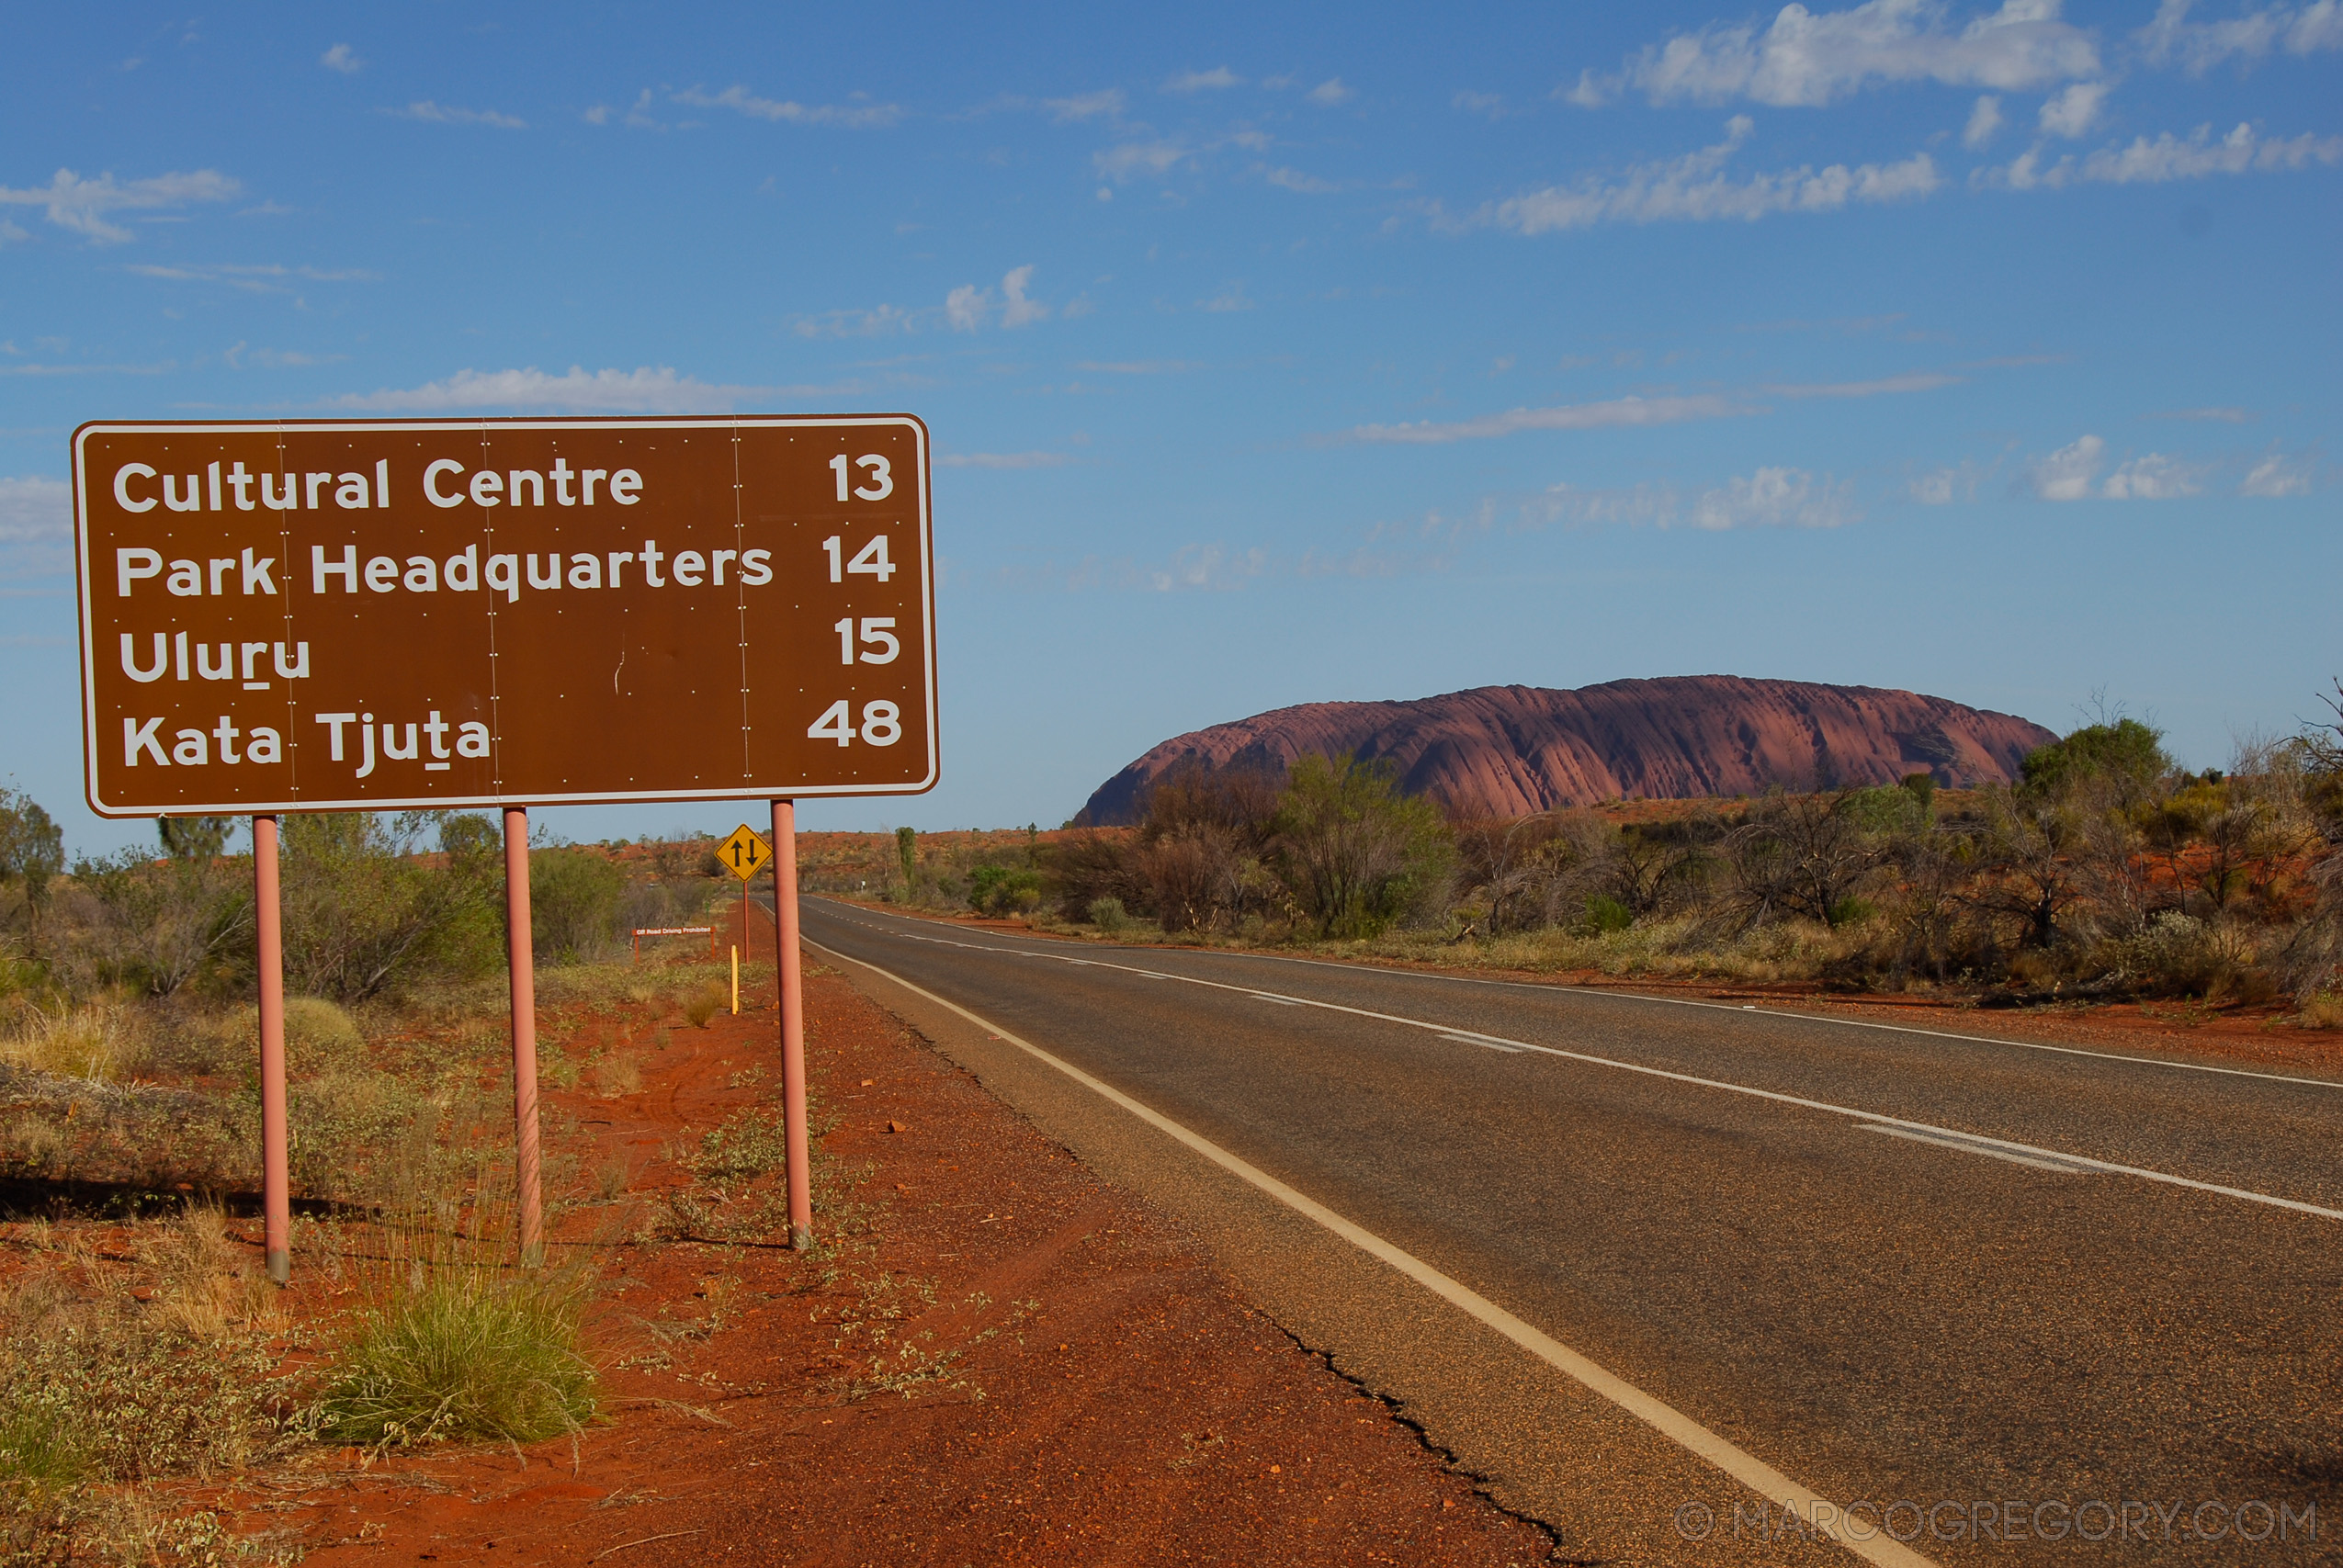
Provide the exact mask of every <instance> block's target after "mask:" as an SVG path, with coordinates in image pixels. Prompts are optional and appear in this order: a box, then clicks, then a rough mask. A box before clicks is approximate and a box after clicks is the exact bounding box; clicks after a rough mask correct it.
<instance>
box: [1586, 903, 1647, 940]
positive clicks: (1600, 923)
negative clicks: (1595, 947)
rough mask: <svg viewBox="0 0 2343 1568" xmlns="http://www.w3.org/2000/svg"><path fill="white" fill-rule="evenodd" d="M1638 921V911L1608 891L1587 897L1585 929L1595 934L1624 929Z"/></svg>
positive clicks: (1599, 934)
mask: <svg viewBox="0 0 2343 1568" xmlns="http://www.w3.org/2000/svg"><path fill="white" fill-rule="evenodd" d="M1635 923H1636V912H1635V911H1634V910H1633V909H1630V908H1627V906H1626V905H1624V904H1622V903H1621V902H1619V900H1618V899H1616V898H1613V897H1611V895H1610V894H1608V893H1597V894H1594V895H1592V896H1591V897H1589V898H1588V899H1587V902H1586V919H1585V920H1584V921H1583V922H1582V924H1583V927H1584V929H1585V930H1586V931H1589V932H1590V933H1591V934H1593V935H1595V936H1601V935H1602V933H1603V932H1605V931H1625V930H1626V929H1627V928H1628V927H1629V926H1632V925H1634V924H1635Z"/></svg>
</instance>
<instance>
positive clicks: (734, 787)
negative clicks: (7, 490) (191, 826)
mask: <svg viewBox="0 0 2343 1568" xmlns="http://www.w3.org/2000/svg"><path fill="white" fill-rule="evenodd" d="M74 528H75V536H76V542H77V544H78V547H79V566H80V578H81V632H82V710H83V750H84V758H85V775H86V778H87V781H88V794H89V803H90V806H91V808H92V809H94V810H96V812H98V813H99V814H100V815H103V816H108V817H149V816H154V815H158V814H164V813H168V814H173V815H185V814H196V813H246V812H256V811H319V810H337V809H353V808H357V809H379V808H384V807H450V806H481V805H493V804H515V805H517V804H531V805H538V804H547V805H550V804H562V803H572V802H587V801H626V800H678V799H723V798H727V797H756V796H781V795H875V794H907V793H915V792H917V791H921V790H924V789H928V788H930V787H932V786H933V785H934V783H935V780H936V747H935V728H936V722H935V649H934V635H933V626H934V589H933V581H932V579H933V574H932V570H931V558H932V550H931V546H930V539H929V515H928V446H927V428H926V426H925V425H923V424H922V423H920V421H919V420H917V419H915V418H913V417H911V415H909V414H867V415H844V416H837V417H823V418H794V417H785V416H770V417H766V416H746V415H743V416H740V417H736V418H710V419H658V420H599V419H553V420H525V419H512V420H472V421H465V422H461V423H457V422H439V421H420V420H399V421H368V422H338V421H311V422H292V421H288V422H283V423H233V424H229V423H206V424H131V423H95V424H86V425H84V426H83V427H82V428H81V429H80V430H79V431H77V432H75V434H74Z"/></svg>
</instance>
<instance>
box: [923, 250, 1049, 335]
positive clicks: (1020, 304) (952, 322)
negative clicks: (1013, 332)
mask: <svg viewBox="0 0 2343 1568" xmlns="http://www.w3.org/2000/svg"><path fill="white" fill-rule="evenodd" d="M1033 275H1034V269H1033V267H1032V266H1031V265H1025V266H1020V267H1013V268H1011V269H1010V270H1009V271H1008V272H1006V273H1004V274H1003V275H1002V278H1001V324H1002V326H1003V327H1023V326H1029V325H1031V324H1032V323H1034V322H1035V321H1042V320H1044V319H1046V318H1047V316H1048V314H1049V307H1048V306H1047V305H1045V304H1043V303H1042V302H1041V301H1040V300H1038V299H1027V298H1025V288H1026V287H1027V286H1028V285H1029V284H1030V283H1031V282H1032V281H1033ZM992 310H993V303H992V290H991V289H990V288H978V287H977V286H976V285H975V284H973V283H963V284H962V285H960V287H958V288H955V289H954V290H952V292H951V293H949V294H947V295H945V297H944V322H945V325H946V326H948V327H950V328H951V329H952V330H953V331H954V332H956V333H972V332H975V331H977V330H978V329H979V328H980V327H982V326H983V325H984V324H985V322H987V321H990V320H991V318H992Z"/></svg>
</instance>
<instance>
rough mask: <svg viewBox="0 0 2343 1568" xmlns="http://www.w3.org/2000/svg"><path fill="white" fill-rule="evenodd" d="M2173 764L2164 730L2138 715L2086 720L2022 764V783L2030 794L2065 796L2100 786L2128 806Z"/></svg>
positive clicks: (2049, 796) (2051, 797) (2134, 802)
mask: <svg viewBox="0 0 2343 1568" xmlns="http://www.w3.org/2000/svg"><path fill="white" fill-rule="evenodd" d="M2172 767H2173V763H2172V758H2171V756H2170V755H2169V754H2168V753H2167V752H2166V750H2164V732H2163V731H2162V730H2159V729H2154V728H2150V727H2148V726H2147V725H2145V724H2142V723H2141V722H2140V721H2139V720H2138V719H2135V718H2119V719H2115V720H2113V721H2111V722H2103V723H2100V724H2087V725H2085V726H2083V728H2080V729H2077V730H2076V731H2074V732H2073V733H2072V734H2070V735H2068V736H2066V738H2065V739H2060V740H2054V741H2052V742H2051V743H2050V744H2049V745H2047V746H2042V747H2037V748H2036V749H2035V750H2032V751H2030V752H2028V753H2027V754H2026V757H2025V760H2024V761H2021V762H2020V763H2019V764H2018V768H2019V773H2020V778H2021V780H2022V784H2021V787H2022V788H2023V789H2024V790H2025V791H2026V792H2027V793H2029V794H2031V795H2037V796H2040V797H2043V798H2045V799H2052V800H2056V799H2063V798H2066V797H2067V796H2070V795H2074V794H2076V793H2077V792H2078V791H2079V790H2081V789H2082V788H2083V786H2085V785H2086V784H2100V785H2101V786H2103V787H2104V788H2105V789H2106V790H2107V791H2109V792H2110V793H2111V794H2112V795H2113V796H2114V797H2115V799H2116V800H2117V801H2118V802H2119V803H2120V804H2121V805H2122V806H2124V807H2131V806H2133V805H2135V804H2137V803H2138V802H2140V801H2141V800H2144V799H2145V798H2146V797H2147V796H2148V795H2150V794H2151V793H2153V792H2154V790H2155V788H2156V784H2158V782H2159V781H2161V780H2162V779H2163V778H2164V777H2165V776H2166V775H2167V774H2168V773H2171V772H2172Z"/></svg>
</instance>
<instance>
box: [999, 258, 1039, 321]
mask: <svg viewBox="0 0 2343 1568" xmlns="http://www.w3.org/2000/svg"><path fill="white" fill-rule="evenodd" d="M1032 280H1033V268H1032V267H1031V266H1030V265H1027V266H1021V267H1014V268H1012V269H1011V270H1010V271H1009V272H1007V273H1005V274H1003V275H1002V279H1001V299H1002V306H1001V324H1002V326H1004V327H1022V326H1025V325H1028V324H1030V323H1032V322H1034V321H1045V320H1047V318H1048V315H1049V307H1048V306H1047V305H1045V304H1043V303H1042V302H1041V301H1040V300H1038V299H1026V298H1025V286H1026V284H1028V283H1030V282H1031V281H1032Z"/></svg>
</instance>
